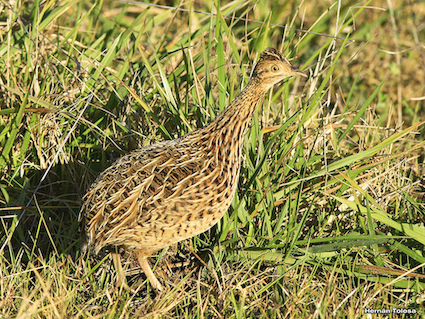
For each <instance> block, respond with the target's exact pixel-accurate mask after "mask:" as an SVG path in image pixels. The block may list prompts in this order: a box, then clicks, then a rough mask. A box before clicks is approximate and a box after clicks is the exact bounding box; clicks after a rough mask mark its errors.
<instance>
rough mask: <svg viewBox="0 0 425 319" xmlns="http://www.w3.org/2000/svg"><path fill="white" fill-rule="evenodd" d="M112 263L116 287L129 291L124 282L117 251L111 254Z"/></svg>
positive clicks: (119, 256)
mask: <svg viewBox="0 0 425 319" xmlns="http://www.w3.org/2000/svg"><path fill="white" fill-rule="evenodd" d="M111 257H112V262H113V263H114V267H115V270H116V272H117V287H122V288H124V289H129V287H128V285H127V283H126V281H125V274H124V269H123V268H122V265H121V255H120V254H119V253H118V252H117V251H113V252H111Z"/></svg>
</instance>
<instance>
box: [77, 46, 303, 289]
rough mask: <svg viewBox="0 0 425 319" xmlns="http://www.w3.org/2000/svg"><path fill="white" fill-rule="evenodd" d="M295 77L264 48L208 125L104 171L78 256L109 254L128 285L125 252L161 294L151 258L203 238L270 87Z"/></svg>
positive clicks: (228, 192) (280, 57)
mask: <svg viewBox="0 0 425 319" xmlns="http://www.w3.org/2000/svg"><path fill="white" fill-rule="evenodd" d="M292 76H303V77H307V75H306V74H305V73H304V72H302V71H300V70H299V69H297V68H295V67H293V66H292V64H291V63H290V62H289V60H288V59H287V58H286V57H285V55H284V54H282V53H281V52H280V51H278V50H277V49H275V48H267V49H266V50H264V51H263V52H262V53H261V54H260V58H259V60H258V62H257V63H256V65H255V67H254V68H253V71H252V72H251V76H250V79H249V81H248V84H247V85H246V86H245V88H244V89H243V90H242V91H241V92H240V93H239V95H237V96H236V97H235V99H234V100H233V101H232V102H231V103H230V105H229V106H227V107H226V108H225V109H224V110H223V111H222V112H221V114H219V115H218V116H217V117H216V118H215V119H214V120H213V121H212V122H210V123H209V124H207V125H206V126H205V127H203V128H200V129H198V130H195V131H192V132H190V133H188V134H186V135H184V136H182V137H180V138H176V139H174V140H165V141H161V142H157V143H155V144H153V145H150V146H146V147H144V148H141V149H138V150H134V151H132V152H130V153H128V154H127V155H124V156H122V157H121V158H119V159H117V160H116V161H115V162H114V163H113V164H112V165H111V166H109V167H108V168H106V169H105V170H104V171H103V172H101V173H100V174H99V176H98V177H97V178H96V179H95V181H94V182H93V183H92V184H91V186H90V187H89V189H88V190H87V192H86V193H85V195H84V196H83V200H82V202H83V203H82V207H81V211H80V217H79V220H80V222H81V224H82V228H83V237H84V240H83V249H82V250H83V251H84V252H85V251H88V250H90V252H91V253H95V254H97V253H99V251H100V250H101V249H102V248H104V247H110V248H112V249H110V252H111V257H112V260H113V263H114V267H115V269H116V272H117V277H116V278H117V283H118V284H120V285H124V286H126V283H125V276H124V272H123V268H122V265H121V259H120V254H119V249H122V248H123V249H124V250H125V251H127V252H130V253H131V254H133V256H135V257H136V259H137V261H138V263H139V264H140V267H141V268H142V270H143V272H144V273H145V275H146V277H147V278H148V279H149V282H150V284H151V286H152V287H153V288H154V289H155V290H156V291H158V292H159V291H161V290H162V289H163V287H162V285H161V283H160V282H159V280H158V279H157V278H156V276H155V274H154V273H153V271H152V269H151V267H150V265H149V262H148V258H149V257H150V256H152V255H153V254H154V253H155V252H157V251H159V250H161V249H163V248H165V247H167V246H170V245H172V244H175V243H177V242H180V241H182V240H184V239H187V238H190V237H193V236H196V235H198V234H200V233H203V232H205V231H206V230H208V229H210V228H211V227H213V226H214V225H215V224H216V223H217V222H218V221H219V220H220V219H221V218H222V217H223V215H224V214H225V212H226V211H227V210H228V208H229V206H230V203H231V202H232V199H233V197H234V195H235V192H236V188H237V185H238V179H239V172H240V168H241V161H242V151H243V141H244V137H245V135H246V133H247V130H248V129H249V127H250V124H251V119H252V116H253V113H254V111H255V109H256V108H257V106H258V105H259V104H260V101H261V99H262V98H263V97H264V95H265V94H266V93H267V91H268V90H269V89H270V88H272V87H273V85H275V84H277V83H279V82H280V81H282V80H283V79H285V78H288V77H292ZM126 287H128V286H126Z"/></svg>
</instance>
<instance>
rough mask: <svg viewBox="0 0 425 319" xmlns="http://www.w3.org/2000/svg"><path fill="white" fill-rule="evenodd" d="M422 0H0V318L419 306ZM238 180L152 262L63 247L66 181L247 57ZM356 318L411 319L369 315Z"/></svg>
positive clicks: (80, 177)
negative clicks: (118, 264) (260, 68)
mask: <svg viewBox="0 0 425 319" xmlns="http://www.w3.org/2000/svg"><path fill="white" fill-rule="evenodd" d="M424 21H425V5H424V3H423V1H417V2H411V1H402V0H393V1H391V0H387V1H383V0H382V1H381V0H375V1H362V0H360V1H351V0H349V1H324V0H319V1H297V0H285V1H283V0H275V1H262V0H260V1H247V0H237V1H228V2H226V1H222V2H220V1H218V0H217V1H202V0H200V1H171V0H170V1H160V2H155V5H154V4H146V3H141V2H138V1H102V0H101V1H77V0H71V1H69V0H57V1H51V0H50V1H38V0H35V1H25V0H23V1H15V0H13V1H4V0H2V1H1V2H0V69H1V73H0V106H1V109H0V145H1V146H0V170H1V174H0V190H1V195H0V214H1V219H0V221H1V228H0V238H1V241H0V318H12V317H15V318H136V317H137V318H138V317H140V318H142V317H164V318H211V317H217V318H247V317H249V318H252V317H255V318H332V317H341V318H369V317H368V315H367V314H366V313H365V309H366V308H368V309H392V308H397V309H405V310H399V311H400V312H403V311H404V312H406V311H407V310H406V309H410V310H411V311H415V312H416V313H417V314H416V315H414V316H413V317H418V318H419V317H424V316H425V310H424V308H425V307H424V305H425V304H424V302H425V293H424V287H425V280H424V278H425V269H424V265H425V256H424V244H425V226H424V221H425V203H424V198H425V195H424V194H425V182H424V179H423V176H424V161H425V157H424V154H425V142H424V137H425V129H424V118H425V116H424V115H425V67H424V66H425V23H424ZM270 46H272V47H276V48H278V49H280V50H281V51H282V52H284V53H285V54H286V55H287V56H288V57H289V58H290V59H293V64H294V65H295V66H298V67H300V68H301V69H303V70H305V71H306V72H308V74H309V78H308V79H298V78H294V79H289V80H287V81H285V82H284V83H283V84H281V85H276V86H275V88H274V89H273V90H272V91H271V92H270V93H269V94H268V95H267V96H266V98H265V99H264V101H263V103H262V106H261V107H260V108H259V111H258V112H257V113H256V115H255V117H254V120H253V124H252V129H251V130H250V132H249V134H248V136H247V137H246V140H245V145H244V154H245V157H244V163H243V169H242V172H241V178H240V183H239V188H238V193H237V195H236V197H235V199H234V201H233V203H232V206H231V209H230V210H229V211H228V213H227V214H226V215H225V217H224V218H223V219H222V220H221V221H220V222H219V223H218V224H217V226H215V227H214V228H212V229H211V230H210V231H208V232H206V233H204V234H201V235H199V236H197V237H196V238H193V239H191V240H187V241H185V242H183V243H180V244H178V245H175V246H173V247H170V249H168V250H166V251H163V252H161V253H160V254H159V255H158V257H159V258H152V262H153V263H155V270H154V271H155V273H156V274H157V275H158V277H159V278H160V280H161V281H162V282H163V283H165V285H166V286H167V287H168V288H167V289H166V291H165V292H164V293H162V294H161V295H158V296H156V295H155V294H154V293H153V292H152V291H151V289H150V286H149V283H147V281H146V278H145V277H144V275H143V274H138V269H137V268H136V267H135V265H134V264H133V261H132V258H131V256H127V258H126V260H127V272H128V281H129V284H131V285H132V286H133V288H134V289H136V290H137V292H136V293H132V292H129V291H123V290H119V289H116V288H115V286H114V276H115V271H114V269H113V267H112V266H111V262H110V260H109V258H108V255H107V252H105V254H104V255H101V256H98V257H89V256H83V257H81V256H80V250H79V244H80V239H79V238H80V237H79V231H78V221H77V218H78V214H79V207H80V203H81V196H82V195H83V194H84V191H85V189H87V187H88V186H89V185H90V183H91V182H92V181H93V180H94V178H95V177H96V176H97V174H98V173H99V172H101V171H102V170H103V169H104V168H105V167H107V166H108V165H109V164H110V163H111V162H112V161H113V160H114V159H116V158H117V157H119V156H120V155H122V154H125V153H126V152H128V151H129V150H131V149H134V148H137V147H143V146H145V145H149V144H152V143H155V142H156V141H159V140H163V139H171V138H175V137H178V136H181V135H183V134H186V133H188V132H190V131H192V130H194V129H196V128H198V127H202V126H203V125H205V124H206V123H208V122H209V121H210V120H212V119H213V118H214V117H215V116H216V115H217V114H219V113H220V111H221V110H223V108H224V107H225V106H226V105H228V104H229V103H230V101H231V100H232V99H233V98H234V97H235V96H236V95H237V94H238V92H240V90H241V88H242V87H243V86H244V85H246V83H247V81H248V79H249V72H250V70H251V68H252V66H253V64H254V63H255V61H256V59H257V58H258V55H259V53H260V52H261V51H262V50H264V49H265V48H267V47H270ZM372 317H373V318H390V317H394V318H411V317H412V315H408V314H403V313H398V314H377V315H373V316H372Z"/></svg>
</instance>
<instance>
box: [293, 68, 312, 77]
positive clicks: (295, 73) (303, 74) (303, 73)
mask: <svg viewBox="0 0 425 319" xmlns="http://www.w3.org/2000/svg"><path fill="white" fill-rule="evenodd" d="M291 73H292V75H293V76H295V75H301V76H303V77H305V78H307V77H308V76H307V74H306V73H305V72H303V71H301V70H299V69H297V68H295V67H292V69H291Z"/></svg>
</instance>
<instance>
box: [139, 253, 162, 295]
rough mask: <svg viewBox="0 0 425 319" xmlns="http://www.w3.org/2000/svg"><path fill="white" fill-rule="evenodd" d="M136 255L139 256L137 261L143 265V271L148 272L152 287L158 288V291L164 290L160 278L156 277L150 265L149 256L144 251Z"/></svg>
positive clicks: (147, 275)
mask: <svg viewBox="0 0 425 319" xmlns="http://www.w3.org/2000/svg"><path fill="white" fill-rule="evenodd" d="M136 257H137V261H138V262H139V264H140V267H142V269H143V271H144V272H145V274H146V277H148V279H149V281H150V283H151V285H152V287H153V288H154V289H155V290H156V291H161V290H162V286H161V284H160V283H159V281H158V279H157V278H156V277H155V275H154V273H153V271H152V269H151V266H149V263H148V257H147V256H146V255H145V254H144V253H142V252H137V253H136Z"/></svg>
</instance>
